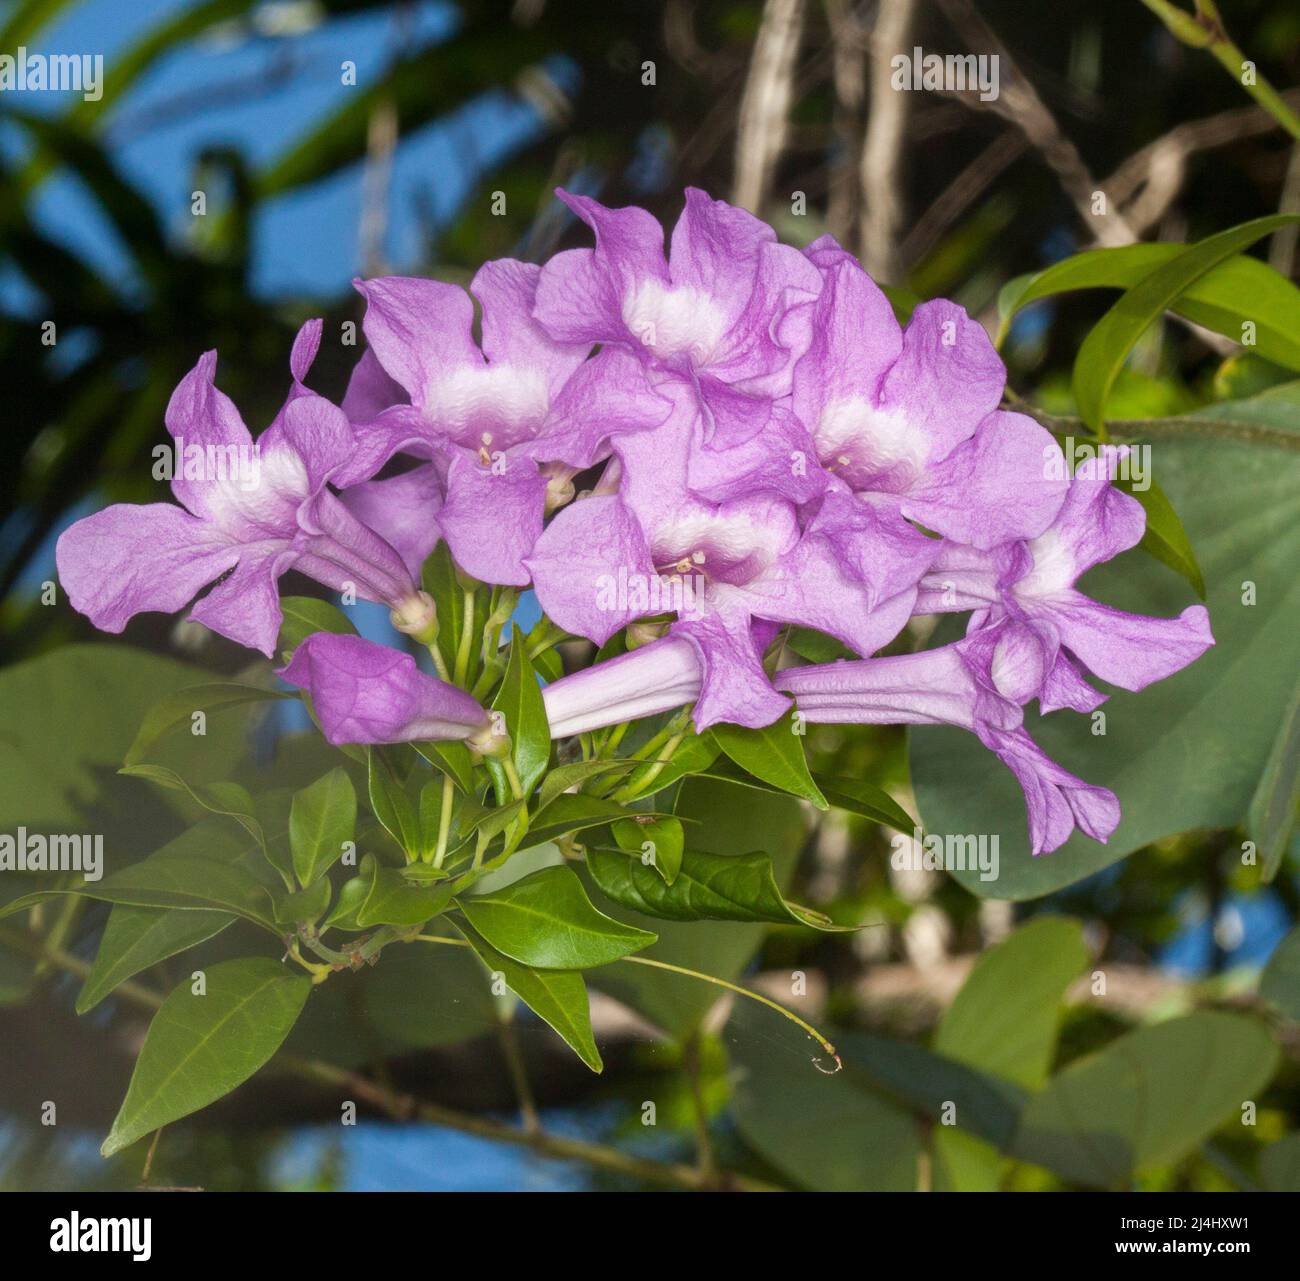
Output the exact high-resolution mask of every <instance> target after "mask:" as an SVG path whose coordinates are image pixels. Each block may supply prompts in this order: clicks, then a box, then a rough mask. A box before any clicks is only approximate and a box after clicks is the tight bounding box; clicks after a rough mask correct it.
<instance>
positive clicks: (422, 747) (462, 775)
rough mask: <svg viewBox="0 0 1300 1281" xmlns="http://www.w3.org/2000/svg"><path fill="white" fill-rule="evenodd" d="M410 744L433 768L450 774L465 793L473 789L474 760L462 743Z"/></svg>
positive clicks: (452, 779) (467, 793)
mask: <svg viewBox="0 0 1300 1281" xmlns="http://www.w3.org/2000/svg"><path fill="white" fill-rule="evenodd" d="M411 746H412V747H413V748H415V750H416V751H417V752H418V753H419V754H420V755H421V756H423V757H424V759H425V760H426V761H428V762H429V764H430V765H432V766H433V768H434V769H436V770H438V771H439V772H440V773H443V774H446V775H448V776H450V778H451V781H452V782H453V783H455V784H456V786H457V787H459V788H460V790H461V791H462V792H463V793H464V794H465V795H467V796H468V795H469V794H470V793H471V792H473V791H474V762H473V761H472V760H471V759H470V755H469V748H467V747H466V746H465V744H464V743H412V744H411Z"/></svg>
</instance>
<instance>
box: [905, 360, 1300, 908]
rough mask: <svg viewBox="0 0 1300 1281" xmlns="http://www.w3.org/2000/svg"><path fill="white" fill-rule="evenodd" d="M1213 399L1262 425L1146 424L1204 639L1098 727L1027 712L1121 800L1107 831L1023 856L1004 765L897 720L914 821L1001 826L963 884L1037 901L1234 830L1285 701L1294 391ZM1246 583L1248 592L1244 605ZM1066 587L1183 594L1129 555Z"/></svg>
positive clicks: (991, 829)
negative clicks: (1188, 658) (1130, 858)
mask: <svg viewBox="0 0 1300 1281" xmlns="http://www.w3.org/2000/svg"><path fill="white" fill-rule="evenodd" d="M1211 408H1212V409H1214V410H1215V411H1216V412H1218V413H1220V414H1222V415H1223V416H1224V419H1225V420H1226V421H1231V422H1233V423H1240V424H1244V425H1246V426H1247V427H1248V429H1249V430H1250V431H1251V432H1256V431H1258V432H1259V433H1261V434H1260V435H1249V436H1232V437H1226V436H1223V435H1219V434H1217V424H1218V422H1219V421H1220V420H1219V419H1213V420H1208V419H1200V418H1198V416H1197V415H1189V416H1188V417H1187V418H1185V419H1183V420H1181V423H1180V428H1181V424H1182V423H1185V424H1187V425H1188V426H1197V425H1200V424H1202V423H1204V424H1206V425H1207V426H1208V427H1209V431H1207V433H1206V434H1205V435H1203V436H1201V435H1198V436H1191V435H1188V436H1187V438H1185V439H1178V438H1176V437H1166V436H1163V435H1161V436H1153V439H1154V440H1155V441H1156V443H1155V444H1154V445H1153V446H1152V449H1153V451H1154V452H1155V454H1156V456H1157V457H1158V459H1159V467H1160V476H1161V483H1162V484H1163V486H1164V488H1165V489H1166V490H1167V491H1168V494H1169V497H1170V499H1171V500H1172V501H1173V502H1174V504H1175V505H1176V506H1177V508H1178V511H1179V513H1180V514H1181V516H1182V518H1183V521H1184V522H1185V524H1186V526H1187V529H1188V531H1189V533H1190V535H1191V538H1192V540H1193V542H1194V543H1195V544H1196V547H1197V551H1198V553H1199V556H1200V560H1201V564H1202V566H1203V568H1204V570H1205V578H1206V582H1207V584H1208V588H1209V596H1208V602H1207V604H1208V609H1209V613H1210V621H1211V626H1212V628H1213V630H1214V638H1215V645H1214V647H1213V648H1212V649H1211V650H1209V652H1208V653H1206V654H1204V655H1203V656H1202V657H1201V658H1199V659H1197V661H1196V662H1195V663H1193V664H1191V665H1190V666H1189V667H1188V668H1187V669H1185V670H1184V671H1181V672H1178V673H1176V674H1175V675H1173V676H1171V677H1169V678H1168V679H1167V680H1163V681H1160V682H1159V683H1157V684H1155V685H1151V686H1149V687H1148V688H1147V689H1144V690H1142V691H1141V692H1140V693H1129V692H1126V691H1124V690H1113V691H1110V699H1109V701H1108V702H1107V703H1106V705H1105V707H1104V709H1102V710H1103V711H1104V713H1105V721H1104V728H1105V733H1104V734H1094V733H1092V732H1091V731H1092V725H1091V723H1090V720H1089V719H1088V718H1085V717H1079V716H1070V715H1068V714H1067V713H1061V714H1060V715H1052V716H1047V717H1042V718H1038V717H1028V718H1027V720H1026V725H1027V728H1028V729H1029V732H1030V733H1031V734H1032V736H1033V738H1034V740H1035V741H1036V742H1037V743H1038V744H1039V746H1040V747H1041V748H1042V749H1043V751H1044V752H1045V753H1046V754H1047V755H1048V756H1050V757H1051V758H1052V759H1053V760H1056V761H1059V762H1060V763H1061V764H1062V765H1063V766H1064V767H1065V768H1066V769H1068V770H1069V771H1070V772H1071V773H1073V774H1077V775H1079V776H1080V777H1082V778H1085V779H1087V780H1088V782H1090V783H1095V784H1098V785H1100V786H1103V787H1109V788H1111V789H1112V790H1113V791H1114V792H1115V793H1116V794H1117V795H1118V796H1119V801H1120V805H1121V808H1122V811H1123V817H1122V820H1121V822H1120V825H1119V827H1118V828H1117V829H1116V831H1115V832H1114V834H1113V835H1112V836H1111V838H1110V841H1109V843H1108V844H1106V845H1099V844H1097V843H1096V842H1095V841H1091V840H1089V839H1087V838H1086V837H1084V836H1081V835H1078V834H1076V835H1075V836H1073V837H1072V838H1071V839H1070V840H1069V841H1067V842H1066V844H1065V845H1064V846H1062V847H1061V848H1060V849H1058V850H1056V851H1054V852H1053V853H1052V854H1049V855H1044V856H1043V857H1041V858H1032V857H1031V856H1030V854H1029V851H1028V842H1027V839H1026V834H1025V802H1024V797H1023V795H1022V794H1021V791H1020V788H1019V787H1018V786H1017V785H1016V783H1015V780H1014V778H1012V776H1011V774H1010V772H1009V771H1008V770H1007V769H1006V767H1005V766H1003V765H1002V763H1001V762H1000V761H999V760H997V758H996V757H994V756H993V755H992V754H991V753H990V752H988V751H987V750H986V749H985V748H984V747H983V746H982V745H981V744H980V743H979V742H978V741H977V740H976V739H975V737H974V736H973V735H971V734H968V733H966V732H965V731H963V730H959V729H950V728H945V727H929V726H921V727H917V728H915V729H912V730H910V731H909V737H910V741H911V772H912V783H913V787H914V789H915V792H916V798H917V807H918V810H919V813H920V817H921V819H922V822H923V825H924V826H925V828H926V829H927V830H929V831H932V832H947V833H979V834H984V835H987V836H988V837H989V839H990V840H991V839H992V838H993V837H994V836H997V837H998V838H999V843H1000V850H999V871H998V877H997V879H996V880H993V881H984V880H981V878H980V876H979V874H978V872H956V873H954V875H955V877H956V879H957V880H959V881H960V882H961V883H962V884H963V885H964V886H965V887H966V888H967V889H969V890H970V891H971V892H972V893H973V894H976V895H979V896H980V897H996V898H1010V899H1021V900H1023V899H1032V898H1037V897H1039V896H1041V895H1045V894H1050V893H1052V892H1054V891H1055V890H1058V889H1060V888H1061V887H1062V886H1065V885H1070V884H1073V883H1074V882H1076V881H1079V880H1082V879H1083V878H1084V877H1086V876H1089V875H1091V874H1093V873H1094V872H1096V871H1098V870H1099V869H1100V868H1103V867H1106V866H1108V865H1109V864H1111V863H1114V862H1115V861H1116V860H1117V859H1120V858H1123V857H1124V856H1125V855H1126V854H1128V853H1130V852H1131V851H1132V850H1135V849H1138V848H1140V847H1142V846H1144V845H1147V844H1149V843H1150V842H1152V841H1156V840H1160V839H1161V838H1163V837H1166V836H1169V835H1171V834H1173V833H1177V832H1183V831H1188V830H1191V829H1194V828H1221V829H1222V828H1233V827H1236V826H1238V825H1240V824H1241V823H1242V822H1243V820H1245V819H1246V816H1247V813H1248V810H1249V808H1250V806H1251V803H1252V800H1253V798H1254V797H1255V795H1256V792H1257V789H1258V787H1259V783H1260V779H1261V777H1262V776H1264V774H1265V773H1266V771H1267V770H1268V767H1269V762H1270V759H1271V757H1272V753H1273V752H1274V751H1275V749H1276V744H1277V742H1278V739H1279V735H1280V734H1281V733H1282V732H1283V731H1282V724H1283V722H1284V721H1285V720H1286V719H1287V715H1288V713H1289V709H1290V708H1291V707H1292V705H1293V701H1294V699H1295V697H1296V688H1297V678H1296V669H1295V663H1294V661H1293V660H1292V657H1291V655H1292V654H1293V653H1294V638H1295V636H1296V635H1297V634H1300V591H1298V590H1297V580H1296V574H1295V566H1296V565H1297V564H1300V497H1298V496H1300V450H1297V449H1295V448H1292V447H1289V446H1288V445H1287V444H1286V443H1285V442H1286V441H1288V440H1289V441H1293V442H1296V443H1297V444H1300V430H1297V426H1298V424H1300V390H1297V388H1296V387H1295V386H1288V387H1287V388H1278V389H1277V390H1276V392H1273V393H1265V394H1264V395H1261V396H1258V397H1255V398H1253V399H1252V400H1250V401H1244V402H1240V403H1239V404H1235V405H1225V406H1217V407H1211ZM1264 433H1266V434H1264ZM1247 583H1249V584H1253V588H1252V590H1253V592H1254V597H1253V599H1254V604H1246V603H1245V601H1246V600H1247V599H1250V598H1249V597H1247V596H1246V595H1245V590H1246V588H1245V585H1246V584H1247ZM1080 589H1081V590H1082V591H1084V592H1085V593H1086V594H1087V595H1088V596H1090V597H1093V598H1094V599H1096V600H1099V601H1102V602H1104V603H1105V604H1107V605H1111V606H1113V607H1115V608H1118V609H1122V610H1127V611H1129V612H1131V613H1136V614H1148V615H1155V616H1159V617H1164V618H1170V617H1176V616H1177V615H1178V614H1179V613H1180V612H1181V611H1182V610H1183V609H1185V608H1186V607H1187V605H1188V604H1189V603H1190V595H1191V594H1190V593H1189V592H1188V590H1187V588H1186V585H1185V584H1183V583H1182V582H1180V580H1178V579H1177V578H1175V577H1174V576H1173V575H1172V574H1170V573H1169V572H1168V571H1167V570H1165V569H1164V568H1163V567H1162V566H1160V565H1157V564H1155V563H1154V562H1153V561H1151V560H1150V559H1149V558H1145V557H1135V556H1133V555H1131V554H1130V555H1125V556H1121V557H1119V558H1117V559H1116V560H1115V561H1113V562H1112V563H1111V564H1109V565H1102V566H1099V567H1098V568H1097V569H1095V570H1092V571H1090V572H1089V573H1088V574H1087V575H1086V576H1085V577H1084V578H1083V580H1082V581H1081V583H1080ZM960 635H961V629H960V625H959V624H944V625H943V626H941V627H940V628H939V630H938V631H937V632H936V634H935V636H934V637H933V639H932V640H931V642H930V643H931V644H932V645H937V644H942V643H944V642H945V641H946V640H953V639H957V638H958V637H959V636H960Z"/></svg>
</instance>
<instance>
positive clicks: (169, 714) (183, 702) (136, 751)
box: [124, 683, 291, 765]
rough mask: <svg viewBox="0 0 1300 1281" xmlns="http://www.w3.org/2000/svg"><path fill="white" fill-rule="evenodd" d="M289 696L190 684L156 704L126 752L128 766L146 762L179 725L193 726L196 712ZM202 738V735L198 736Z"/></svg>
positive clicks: (250, 688) (244, 687) (245, 687)
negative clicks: (149, 755) (159, 741)
mask: <svg viewBox="0 0 1300 1281" xmlns="http://www.w3.org/2000/svg"><path fill="white" fill-rule="evenodd" d="M290 697H291V695H289V694H282V693H277V692H276V691H275V690H270V689H258V688H257V687H256V686H255V685H235V684H229V683H218V684H211V685H191V686H190V687H189V688H188V689H179V690H177V691H176V692H175V693H172V694H168V695H167V696H166V698H164V699H162V700H161V701H159V702H157V703H155V704H154V705H153V706H152V707H151V708H150V709H149V711H148V713H147V714H146V716H145V718H144V723H143V724H142V725H141V726H140V732H139V733H138V734H137V735H136V736H135V742H133V743H132V744H131V746H130V748H128V749H127V753H126V760H125V762H124V763H125V764H127V765H138V764H140V762H141V761H143V760H144V758H145V756H146V755H147V754H148V751H149V749H150V748H151V747H152V746H153V745H154V744H155V743H156V742H157V741H158V740H159V739H160V738H161V737H162V736H163V735H164V734H166V733H167V731H168V730H171V729H175V728H176V727H177V726H178V725H182V724H192V723H193V721H192V718H193V716H194V713H195V712H204V713H207V712H212V711H219V710H221V709H223V708H227V707H239V706H241V705H243V704H246V703H262V702H266V701H267V700H268V699H283V698H290ZM195 737H200V738H201V737H203V735H201V734H200V735H195Z"/></svg>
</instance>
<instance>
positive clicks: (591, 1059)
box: [462, 929, 605, 1072]
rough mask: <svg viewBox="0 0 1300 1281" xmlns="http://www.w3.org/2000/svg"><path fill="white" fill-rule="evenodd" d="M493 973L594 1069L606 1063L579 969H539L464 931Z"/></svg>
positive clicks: (585, 986) (601, 1068)
mask: <svg viewBox="0 0 1300 1281" xmlns="http://www.w3.org/2000/svg"><path fill="white" fill-rule="evenodd" d="M462 933H463V934H464V936H465V938H466V940H467V941H468V942H469V945H470V946H471V947H472V948H473V949H474V951H475V952H477V953H478V957H479V959H480V960H481V961H482V962H483V964H484V965H486V966H487V968H488V971H489V973H493V974H500V975H501V976H502V978H504V979H505V981H506V985H507V986H508V987H509V988H510V990H511V991H512V992H513V993H514V994H515V995H516V996H517V997H518V998H519V999H520V1000H521V1001H522V1002H523V1003H524V1004H525V1005H526V1006H528V1008H529V1009H530V1010H532V1012H533V1013H534V1014H536V1015H537V1017H538V1018H540V1019H543V1020H544V1021H545V1022H547V1023H549V1024H550V1026H551V1027H552V1028H554V1029H555V1031H556V1032H558V1033H559V1034H560V1036H561V1037H563V1038H564V1041H565V1043H566V1044H567V1045H568V1046H569V1048H570V1049H571V1050H573V1052H574V1053H575V1054H576V1055H577V1056H578V1057H579V1058H580V1059H581V1060H582V1061H583V1062H584V1063H585V1064H586V1065H587V1066H588V1067H589V1068H590V1069H591V1070H592V1071H593V1072H603V1071H604V1069H605V1065H604V1063H603V1062H602V1061H601V1057H600V1051H599V1050H598V1049H597V1048H596V1040H595V1037H594V1036H593V1035H592V1032H591V1003H590V1001H589V1000H588V997H587V985H586V983H585V982H584V981H583V978H582V975H581V974H580V973H579V972H578V971H576V970H536V969H533V968H532V967H531V966H528V965H520V964H519V963H518V962H517V961H512V960H511V959H510V957H508V956H503V955H502V954H501V953H500V952H498V951H497V950H496V949H495V948H494V947H491V946H490V945H489V944H488V943H487V942H486V941H485V940H484V939H482V938H480V937H479V936H478V935H477V934H475V933H474V931H473V930H470V929H466V930H463V931H462Z"/></svg>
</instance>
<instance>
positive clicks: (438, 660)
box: [428, 641, 451, 681]
mask: <svg viewBox="0 0 1300 1281" xmlns="http://www.w3.org/2000/svg"><path fill="white" fill-rule="evenodd" d="M428 648H429V654H430V656H431V657H432V659H433V665H434V667H435V668H436V669H437V671H438V675H439V676H441V677H442V679H443V680H445V681H450V680H451V673H450V672H449V671H448V670H447V664H446V662H445V661H444V660H443V657H442V651H441V650H440V649H439V648H438V642H437V641H434V642H433V644H432V645H430V646H429V647H428Z"/></svg>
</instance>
